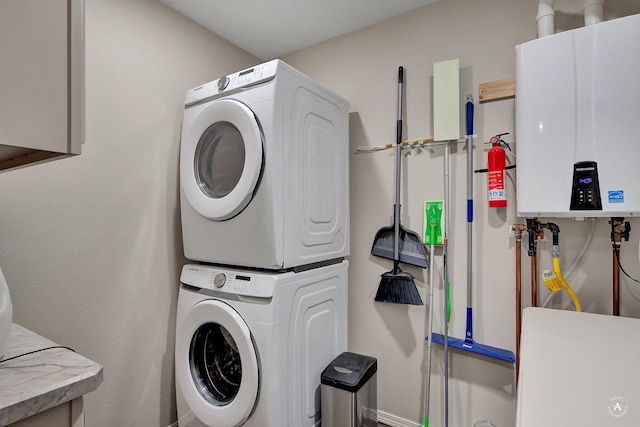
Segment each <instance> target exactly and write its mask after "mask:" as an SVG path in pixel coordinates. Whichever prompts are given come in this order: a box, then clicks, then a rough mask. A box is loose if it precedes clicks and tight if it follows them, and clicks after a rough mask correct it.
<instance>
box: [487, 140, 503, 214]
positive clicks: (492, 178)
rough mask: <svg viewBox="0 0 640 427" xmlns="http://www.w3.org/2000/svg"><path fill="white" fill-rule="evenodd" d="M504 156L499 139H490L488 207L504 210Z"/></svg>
mask: <svg viewBox="0 0 640 427" xmlns="http://www.w3.org/2000/svg"><path fill="white" fill-rule="evenodd" d="M506 163H507V162H506V156H505V151H504V148H502V146H501V145H500V137H498V136H494V137H492V138H491V149H490V150H489V158H488V168H487V169H488V172H489V207H490V208H506V207H507V191H506V189H505V169H506Z"/></svg>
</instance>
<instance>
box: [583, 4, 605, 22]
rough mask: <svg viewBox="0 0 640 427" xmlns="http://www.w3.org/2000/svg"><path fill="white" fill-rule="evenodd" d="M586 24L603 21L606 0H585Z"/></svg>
mask: <svg viewBox="0 0 640 427" xmlns="http://www.w3.org/2000/svg"><path fill="white" fill-rule="evenodd" d="M582 8H583V10H584V25H585V26H587V25H593V24H597V23H598V22H602V16H603V15H604V11H603V9H604V0H584V4H583V6H582Z"/></svg>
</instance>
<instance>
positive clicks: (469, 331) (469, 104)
mask: <svg viewBox="0 0 640 427" xmlns="http://www.w3.org/2000/svg"><path fill="white" fill-rule="evenodd" d="M466 107H467V109H466V110H467V111H466V113H467V114H466V116H467V331H466V335H467V336H466V339H467V340H473V320H472V318H473V313H472V309H471V301H472V295H471V276H472V273H471V272H472V270H471V268H472V265H473V245H472V243H473V235H472V234H473V97H472V96H471V95H467V104H466Z"/></svg>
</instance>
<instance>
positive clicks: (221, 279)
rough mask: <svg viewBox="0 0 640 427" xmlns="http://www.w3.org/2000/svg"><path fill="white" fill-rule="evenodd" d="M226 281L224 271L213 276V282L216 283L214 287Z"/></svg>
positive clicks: (218, 286)
mask: <svg viewBox="0 0 640 427" xmlns="http://www.w3.org/2000/svg"><path fill="white" fill-rule="evenodd" d="M226 281H227V276H225V275H224V273H218V274H216V276H215V277H214V278H213V284H214V285H216V288H221V287H223V286H224V284H225V283H226Z"/></svg>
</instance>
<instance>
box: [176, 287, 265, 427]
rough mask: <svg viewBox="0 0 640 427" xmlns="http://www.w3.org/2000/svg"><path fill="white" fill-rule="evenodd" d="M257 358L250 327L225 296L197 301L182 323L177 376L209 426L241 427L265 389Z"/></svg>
mask: <svg viewBox="0 0 640 427" xmlns="http://www.w3.org/2000/svg"><path fill="white" fill-rule="evenodd" d="M258 360H259V359H258V355H257V352H256V348H255V345H254V343H253V340H252V338H251V332H250V330H249V327H248V326H247V324H246V323H245V321H244V320H243V319H242V317H241V316H240V315H239V314H238V313H237V312H236V311H235V310H234V309H233V308H232V307H230V306H229V305H227V304H225V303H223V302H221V301H218V300H205V301H202V302H200V303H198V304H197V305H195V306H194V307H193V308H192V309H191V310H190V311H189V312H188V313H187V315H186V317H185V319H184V320H183V321H182V322H181V324H180V326H179V328H178V333H177V336H176V380H177V382H178V385H179V386H180V390H181V391H182V394H183V396H184V398H185V400H186V402H187V404H188V405H189V408H190V409H191V411H192V412H193V413H194V415H195V416H196V417H198V418H199V419H200V421H202V422H203V423H204V424H206V425H207V426H210V427H227V426H234V427H235V426H241V425H242V424H244V423H245V422H246V421H247V419H248V418H249V417H250V416H251V414H252V412H253V411H254V409H255V406H256V404H257V401H258V393H259V391H260V367H259V366H258Z"/></svg>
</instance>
